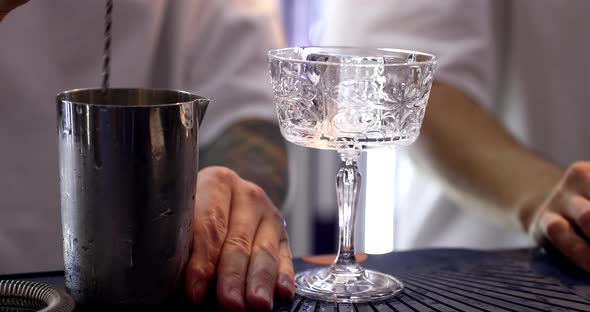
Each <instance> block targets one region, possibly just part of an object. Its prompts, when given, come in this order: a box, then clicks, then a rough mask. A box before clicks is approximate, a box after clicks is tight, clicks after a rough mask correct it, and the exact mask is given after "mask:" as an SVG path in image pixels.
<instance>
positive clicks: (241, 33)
mask: <svg viewBox="0 0 590 312" xmlns="http://www.w3.org/2000/svg"><path fill="white" fill-rule="evenodd" d="M190 2H191V3H193V4H195V3H198V5H193V8H192V9H193V10H194V12H193V13H192V16H190V17H188V16H186V17H187V18H188V19H189V20H191V23H190V24H189V26H185V27H183V30H184V32H185V35H186V38H183V39H184V40H186V46H185V49H186V51H187V54H186V55H185V56H184V58H185V59H186V63H185V67H186V73H185V75H184V81H183V84H184V85H186V87H187V88H188V89H189V90H193V91H194V92H195V93H196V94H199V95H202V96H205V97H208V98H210V99H211V103H210V105H209V108H208V110H207V113H206V114H205V118H204V121H203V124H202V126H201V128H200V129H199V133H200V134H199V135H200V138H201V141H202V142H203V143H204V144H207V143H209V142H210V141H211V140H213V139H214V138H215V137H216V136H217V135H219V134H220V133H221V132H222V131H223V130H224V129H225V128H226V127H228V126H230V125H231V124H233V123H235V122H238V121H240V120H243V119H250V118H254V119H265V120H269V121H271V122H277V116H276V109H275V105H274V103H273V97H272V88H271V85H270V76H269V72H268V65H267V59H266V55H267V52H268V50H270V49H272V48H278V47H282V46H284V37H283V35H282V30H281V29H280V27H279V23H278V20H279V14H278V4H277V3H276V1H275V0H263V1H257V2H253V1H246V0H215V1H208V0H203V1H194V0H190ZM180 14H183V15H184V14H187V13H186V12H184V13H180ZM183 17H184V16H183Z"/></svg>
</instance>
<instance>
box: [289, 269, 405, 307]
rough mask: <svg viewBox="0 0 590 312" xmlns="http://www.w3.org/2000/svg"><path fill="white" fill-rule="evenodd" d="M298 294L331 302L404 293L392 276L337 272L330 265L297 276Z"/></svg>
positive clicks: (367, 300) (364, 299)
mask: <svg viewBox="0 0 590 312" xmlns="http://www.w3.org/2000/svg"><path fill="white" fill-rule="evenodd" d="M295 287H296V292H297V294H299V295H301V296H303V297H307V298H311V299H315V300H322V301H331V302H349V303H353V302H354V303H356V302H372V301H380V300H385V299H388V298H391V297H393V296H396V295H398V294H400V293H401V291H402V290H403V288H404V285H403V284H402V282H400V281H399V280H398V279H396V278H395V277H393V276H390V275H387V274H383V273H379V272H375V271H371V270H362V271H361V272H360V273H355V274H341V273H339V274H335V273H334V272H333V271H332V270H330V268H322V269H313V270H309V271H305V272H302V273H299V274H297V275H296V276H295Z"/></svg>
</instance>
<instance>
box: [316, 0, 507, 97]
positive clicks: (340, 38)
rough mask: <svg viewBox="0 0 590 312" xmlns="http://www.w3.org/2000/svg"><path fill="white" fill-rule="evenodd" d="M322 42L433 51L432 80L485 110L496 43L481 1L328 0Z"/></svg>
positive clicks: (489, 9)
mask: <svg viewBox="0 0 590 312" xmlns="http://www.w3.org/2000/svg"><path fill="white" fill-rule="evenodd" d="M326 11H327V12H326V16H325V19H324V23H323V27H324V31H323V35H322V39H321V44H322V45H339V46H342V45H345V46H349V45H354V46H359V45H360V46H372V47H383V48H400V49H412V50H419V51H423V52H430V53H432V54H435V55H436V56H437V57H438V59H439V66H438V69H437V71H436V73H435V79H436V80H440V81H445V82H447V83H449V84H451V85H453V86H455V87H457V88H459V89H461V90H462V91H463V92H465V94H467V95H468V96H470V97H472V98H473V99H474V100H475V101H477V102H478V103H479V104H480V105H483V106H484V107H486V108H488V109H490V108H491V107H492V102H493V94H494V92H495V88H496V87H497V86H496V76H497V73H496V68H497V66H496V65H497V64H496V63H497V53H496V48H497V45H496V44H494V43H495V31H494V29H495V26H494V13H493V8H492V3H491V2H489V1H484V0H411V1H408V0H370V1H365V0H330V1H329V2H328V7H327V8H326Z"/></svg>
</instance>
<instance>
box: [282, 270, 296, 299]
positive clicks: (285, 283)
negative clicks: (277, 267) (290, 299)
mask: <svg viewBox="0 0 590 312" xmlns="http://www.w3.org/2000/svg"><path fill="white" fill-rule="evenodd" d="M279 284H280V285H281V287H283V288H284V289H286V290H288V291H289V295H291V296H293V292H294V291H293V283H291V278H290V277H289V275H287V274H281V277H280V278H279Z"/></svg>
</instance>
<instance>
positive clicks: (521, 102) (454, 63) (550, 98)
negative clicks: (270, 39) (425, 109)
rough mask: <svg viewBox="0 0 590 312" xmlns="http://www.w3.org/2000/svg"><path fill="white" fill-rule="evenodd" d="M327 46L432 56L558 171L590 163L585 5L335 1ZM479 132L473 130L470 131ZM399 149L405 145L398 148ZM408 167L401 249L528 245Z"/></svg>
mask: <svg viewBox="0 0 590 312" xmlns="http://www.w3.org/2000/svg"><path fill="white" fill-rule="evenodd" d="M330 4H331V7H330V8H329V10H328V12H329V13H328V16H327V20H326V21H325V22H324V25H325V26H324V27H325V32H324V34H323V37H322V41H321V43H322V44H323V45H361V46H378V47H392V48H404V49H416V50H421V51H424V52H431V53H434V54H436V55H437V56H438V57H439V60H440V63H439V67H438V71H437V73H436V74H435V77H436V78H437V79H439V80H442V81H445V82H447V83H449V84H451V85H454V86H455V87H457V88H459V89H461V90H463V91H464V92H465V94H467V95H468V96H470V97H472V98H473V99H475V100H476V101H477V102H478V103H479V104H480V105H482V106H483V107H485V108H486V109H488V110H489V111H491V112H494V113H496V114H497V116H498V117H499V118H500V119H501V121H502V122H503V123H504V124H505V125H506V127H507V128H508V129H510V130H511V131H512V133H513V134H514V135H515V136H516V137H517V138H518V139H519V140H520V141H521V142H522V143H524V144H525V145H527V146H529V147H530V148H531V149H533V150H534V151H536V152H538V153H540V154H541V155H542V156H544V157H546V158H547V159H549V160H551V161H554V162H556V163H558V164H560V165H562V166H567V165H568V164H570V163H572V162H574V161H576V160H584V159H589V158H590V143H589V141H588V133H589V131H590V122H588V119H589V117H588V116H590V105H589V104H588V101H587V98H588V92H589V91H588V78H587V76H588V71H589V70H590V58H588V57H587V56H588V54H590V41H589V40H588V29H590V18H589V15H588V12H590V2H589V1H587V0H572V1H554V0H534V1H533V0H519V1H502V0H486V1H484V0H442V1H441V0H430V1H426V0H412V1H402V0H370V1H362V0H335V1H332V2H331V3H330ZM474 126H477V125H474ZM402 150H403V149H402ZM410 166H412V164H410V163H408V162H407V160H406V162H404V164H403V168H404V170H403V171H404V172H405V173H404V175H403V176H399V175H398V178H399V179H400V180H399V181H398V182H397V185H400V184H407V183H410V184H411V187H409V192H407V193H405V194H397V195H398V196H400V197H401V205H400V207H398V209H399V212H398V218H399V219H398V220H397V222H396V224H397V226H398V231H396V234H397V243H398V247H399V248H400V249H405V248H415V247H432V246H461V247H474V248H502V247H512V246H526V245H530V244H532V241H531V240H530V239H529V238H528V237H527V236H526V235H524V234H523V233H520V232H516V231H510V230H507V229H506V228H503V227H502V226H500V225H498V224H493V223H492V222H491V221H489V220H486V218H484V217H483V216H481V215H478V214H476V213H474V212H471V211H467V210H464V209H461V208H459V207H458V206H457V205H455V204H454V203H453V202H452V201H451V200H450V198H449V197H448V196H446V193H445V190H444V189H443V188H442V187H441V185H440V184H438V182H437V181H434V180H433V178H431V177H428V176H426V175H424V174H423V173H421V172H420V171H419V168H415V167H410Z"/></svg>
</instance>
